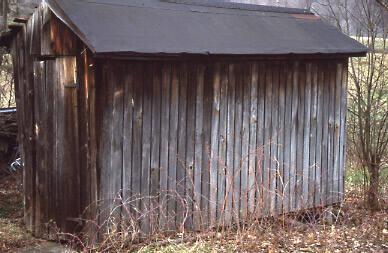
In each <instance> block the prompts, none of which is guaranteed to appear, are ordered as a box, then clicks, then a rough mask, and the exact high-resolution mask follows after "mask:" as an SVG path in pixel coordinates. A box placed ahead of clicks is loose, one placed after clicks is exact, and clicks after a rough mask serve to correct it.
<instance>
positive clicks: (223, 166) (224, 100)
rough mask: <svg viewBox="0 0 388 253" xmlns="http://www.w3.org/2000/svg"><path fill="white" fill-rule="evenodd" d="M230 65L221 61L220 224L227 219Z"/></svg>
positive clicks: (218, 192)
mask: <svg viewBox="0 0 388 253" xmlns="http://www.w3.org/2000/svg"><path fill="white" fill-rule="evenodd" d="M228 73H229V67H228V64H227V63H221V70H220V76H221V84H220V86H221V87H220V130H219V131H220V132H219V140H218V142H219V144H218V145H219V150H218V178H217V181H218V182H217V220H218V222H219V223H218V224H219V226H222V225H223V224H224V221H225V207H226V206H225V204H226V198H225V197H226V195H225V192H226V185H225V183H226V173H227V169H228V168H227V161H226V159H227V156H226V153H227V134H228V132H227V130H228V128H227V126H228V122H227V117H228V82H229V77H228Z"/></svg>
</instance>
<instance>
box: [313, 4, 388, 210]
mask: <svg viewBox="0 0 388 253" xmlns="http://www.w3.org/2000/svg"><path fill="white" fill-rule="evenodd" d="M316 9H317V10H316V11H317V12H318V13H319V14H320V15H321V16H323V17H324V18H327V19H328V21H330V22H332V23H334V24H335V25H337V26H338V27H339V28H340V29H341V30H342V31H343V32H344V33H346V34H349V35H351V36H353V37H355V38H356V39H357V40H358V41H360V42H362V43H363V44H364V45H366V46H368V47H369V49H370V52H369V53H368V55H367V57H366V58H353V59H351V60H350V64H349V65H350V68H349V78H350V79H349V100H348V110H349V114H348V115H349V116H348V120H347V122H348V144H349V145H348V146H349V149H350V151H351V152H352V154H354V155H355V157H357V158H358V159H359V161H360V164H361V166H362V168H363V169H364V172H367V174H368V175H369V177H368V178H369V184H368V185H369V187H368V190H367V191H366V197H367V201H368V205H369V207H370V208H371V209H372V210H378V209H379V186H380V172H381V170H382V167H383V165H384V163H385V162H386V159H387V153H388V152H387V145H388V67H387V65H388V58H387V45H386V43H387V30H388V28H387V23H386V22H387V18H386V16H387V13H386V12H385V10H384V7H383V6H381V5H379V4H377V2H376V1H375V0H321V1H319V4H318V5H316Z"/></svg>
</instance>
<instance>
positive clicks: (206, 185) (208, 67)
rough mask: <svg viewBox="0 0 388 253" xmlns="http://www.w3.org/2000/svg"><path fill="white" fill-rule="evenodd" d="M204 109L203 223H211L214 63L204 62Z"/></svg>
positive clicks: (205, 224) (206, 224)
mask: <svg viewBox="0 0 388 253" xmlns="http://www.w3.org/2000/svg"><path fill="white" fill-rule="evenodd" d="M203 64H204V67H205V75H204V80H205V82H204V111H203V146H202V152H203V153H202V190H201V191H202V198H201V209H202V210H201V211H202V212H201V215H202V225H204V226H205V227H207V226H208V225H209V221H210V220H209V199H210V163H211V161H210V148H211V145H212V144H211V128H212V105H213V102H212V101H213V75H214V68H215V66H214V65H213V64H209V63H208V62H204V63H203Z"/></svg>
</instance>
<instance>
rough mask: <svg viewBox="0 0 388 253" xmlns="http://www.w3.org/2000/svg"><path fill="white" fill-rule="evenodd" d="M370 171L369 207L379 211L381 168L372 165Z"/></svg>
mask: <svg viewBox="0 0 388 253" xmlns="http://www.w3.org/2000/svg"><path fill="white" fill-rule="evenodd" d="M368 169H369V175H370V179H369V190H368V205H369V208H370V209H371V210H372V211H378V210H379V208H380V206H379V185H380V175H379V166H378V165H376V164H371V165H369V167H368Z"/></svg>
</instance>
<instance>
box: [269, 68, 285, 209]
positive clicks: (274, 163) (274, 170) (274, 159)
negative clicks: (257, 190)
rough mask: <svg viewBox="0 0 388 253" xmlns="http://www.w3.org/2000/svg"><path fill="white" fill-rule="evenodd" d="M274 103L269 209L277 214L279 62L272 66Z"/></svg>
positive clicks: (272, 109)
mask: <svg viewBox="0 0 388 253" xmlns="http://www.w3.org/2000/svg"><path fill="white" fill-rule="evenodd" d="M271 72H272V73H271V74H272V103H271V104H270V106H271V112H270V113H271V114H272V115H271V128H272V133H271V140H270V142H271V144H270V148H271V154H270V160H271V161H270V163H271V165H270V171H269V185H270V187H269V197H270V202H269V209H270V213H271V215H275V211H276V210H275V207H276V195H277V194H278V192H277V187H276V182H277V178H278V176H279V173H278V172H279V157H278V148H279V142H278V136H279V131H282V129H281V128H279V122H278V120H279V63H278V62H274V65H273V67H272V71H271Z"/></svg>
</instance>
